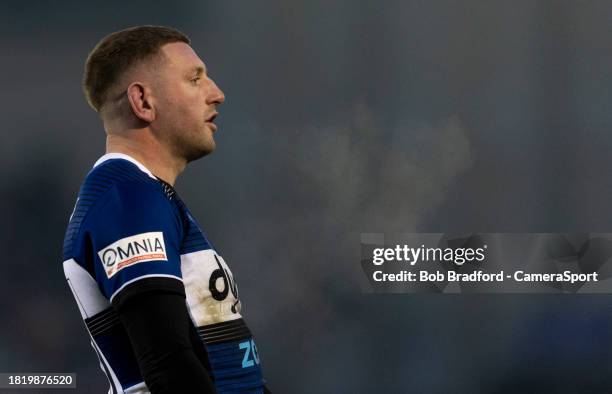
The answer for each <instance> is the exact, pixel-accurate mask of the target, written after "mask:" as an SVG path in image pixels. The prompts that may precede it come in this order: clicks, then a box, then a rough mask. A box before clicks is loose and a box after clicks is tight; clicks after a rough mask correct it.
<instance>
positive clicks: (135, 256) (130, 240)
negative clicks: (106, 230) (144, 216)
mask: <svg viewBox="0 0 612 394" xmlns="http://www.w3.org/2000/svg"><path fill="white" fill-rule="evenodd" d="M98 256H99V257H100V260H101V261H102V265H103V266H104V271H105V272H106V276H107V277H108V278H109V279H110V278H111V277H112V276H113V275H115V274H116V273H117V272H119V271H121V270H122V269H123V268H125V267H129V266H131V265H134V264H138V263H144V262H146V261H160V260H161V261H168V257H167V256H166V245H165V244H164V235H163V233H162V232H161V231H157V232H150V233H142V234H137V235H132V236H131V237H127V238H122V239H120V240H119V241H116V242H114V243H112V244H110V245H108V246H107V247H105V248H104V249H102V250H101V251H99V252H98Z"/></svg>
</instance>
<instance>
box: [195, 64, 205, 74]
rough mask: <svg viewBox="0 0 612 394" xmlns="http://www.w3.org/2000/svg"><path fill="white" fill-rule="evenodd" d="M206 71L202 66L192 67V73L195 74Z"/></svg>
mask: <svg viewBox="0 0 612 394" xmlns="http://www.w3.org/2000/svg"><path fill="white" fill-rule="evenodd" d="M205 72H206V68H204V67H202V66H196V67H194V68H193V73H194V74H196V75H202V74H204V73H205Z"/></svg>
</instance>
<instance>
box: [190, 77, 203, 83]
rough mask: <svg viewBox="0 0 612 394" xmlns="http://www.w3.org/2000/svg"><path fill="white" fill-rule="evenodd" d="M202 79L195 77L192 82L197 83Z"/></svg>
mask: <svg viewBox="0 0 612 394" xmlns="http://www.w3.org/2000/svg"><path fill="white" fill-rule="evenodd" d="M200 79H201V78H200V77H195V78H193V79H192V80H191V82H193V83H197V82H198V81H199V80H200Z"/></svg>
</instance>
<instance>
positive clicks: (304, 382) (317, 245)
mask: <svg viewBox="0 0 612 394" xmlns="http://www.w3.org/2000/svg"><path fill="white" fill-rule="evenodd" d="M140 24H162V25H170V26H174V27H177V28H179V29H181V30H182V31H184V32H185V33H187V34H188V35H189V36H190V37H191V39H192V41H193V46H194V48H195V49H196V51H197V52H198V53H199V54H200V56H201V57H202V59H203V60H204V61H205V62H206V64H207V66H208V68H209V69H210V74H211V76H212V77H213V78H214V79H215V80H216V82H217V83H218V85H219V86H220V87H221V88H222V89H223V90H224V92H225V94H226V97H227V100H226V103H225V104H224V105H223V106H221V107H220V113H221V116H220V117H219V118H218V125H219V127H220V130H219V133H218V134H216V139H217V144H218V145H217V146H218V149H217V151H216V152H215V153H214V154H213V155H211V156H210V157H207V158H205V159H203V160H201V161H198V162H196V163H193V164H192V165H191V166H190V167H189V168H188V169H187V171H186V172H185V173H184V174H183V175H182V176H181V177H180V178H179V181H178V183H177V190H178V192H179V194H180V195H181V196H182V198H183V199H184V200H185V202H186V203H187V204H188V205H189V206H190V208H191V210H192V212H193V213H194V215H195V216H196V218H197V219H198V220H199V222H200V224H201V225H202V227H203V229H204V231H205V232H206V233H207V235H208V237H209V238H210V239H211V240H212V242H213V243H214V244H215V246H216V247H217V248H218V249H219V250H220V252H221V253H222V254H223V256H224V257H225V259H226V260H227V261H228V263H229V264H230V266H231V267H232V270H233V271H234V275H235V277H236V278H237V281H238V284H239V287H240V294H241V298H242V300H243V312H244V315H245V317H246V319H247V321H248V322H249V324H250V327H251V329H252V331H253V332H254V335H255V337H256V339H257V344H258V348H259V350H260V355H261V358H262V363H263V364H262V365H263V369H264V373H265V376H266V377H267V379H268V381H269V384H270V387H271V388H272V391H273V392H275V393H528V392H538V393H605V392H610V391H612V296H606V295H583V296H561V295H537V296H536V295H518V296H517V295H480V296H477V295H461V296H450V295H372V294H367V292H364V287H363V282H364V278H363V273H362V271H361V269H360V233H362V232H394V231H395V232H402V231H403V232H408V231H419V232H451V231H452V232H464V231H467V232H480V231H482V232H574V231H597V232H612V226H611V224H610V219H611V218H612V204H611V203H610V201H611V200H612V198H611V197H612V165H611V164H610V163H609V160H608V157H609V156H610V155H609V153H610V150H611V149H612V127H611V126H612V111H611V103H612V97H611V92H612V89H611V88H612V74H611V72H610V70H611V69H612V3H610V2H609V1H597V0H591V1H542V0H520V1H502V0H487V1H484V0H482V1H452V0H435V1H384V2H383V1H358V0H326V1H298V2H286V1H253V2H247V1H227V0H226V1H217V2H210V1H209V2H205V1H173V2H159V3H154V2H150V1H149V2H145V1H131V2H114V1H107V2H88V3H86V2H44V1H27V2H13V1H4V2H2V4H1V5H0V33H1V34H0V42H1V51H0V67H1V72H0V108H1V109H0V111H1V113H2V130H1V132H0V175H1V179H2V185H1V186H0V193H1V194H0V196H1V201H2V204H1V210H2V211H1V212H0V214H1V218H2V226H1V227H0V242H1V246H2V250H3V251H4V252H3V258H2V263H1V264H2V270H1V271H0V273H1V275H2V276H1V282H0V283H1V286H0V300H1V302H0V322H1V323H0V371H2V372H27V371H36V372H53V371H61V372H76V373H77V374H78V380H77V382H78V387H79V389H78V392H87V393H103V392H106V390H107V387H108V386H107V383H106V381H105V378H104V376H103V373H102V371H101V369H100V368H99V365H98V363H97V361H96V357H95V355H94V352H93V351H92V349H91V347H90V345H89V342H88V337H87V334H86V331H85V327H84V325H83V323H82V322H81V319H80V315H79V312H78V309H77V307H76V304H75V302H74V301H73V298H72V295H71V294H70V291H69V289H68V287H67V285H66V284H65V280H64V277H63V272H62V266H61V247H62V240H63V236H64V231H65V226H66V224H67V220H68V216H69V215H70V212H71V210H72V207H73V205H74V201H75V198H76V194H77V192H78V188H79V185H80V182H81V180H82V179H83V177H84V176H85V174H86V173H87V172H88V170H89V169H90V167H91V166H92V165H93V163H94V162H95V160H96V159H97V158H98V157H99V156H100V155H102V154H103V152H104V132H103V129H102V126H101V123H100V122H99V120H98V119H97V115H96V114H95V113H94V112H93V111H92V110H90V109H89V108H88V107H87V105H86V103H85V100H84V99H83V95H82V93H81V87H80V81H81V76H82V68H83V62H84V60H85V58H86V56H87V54H88V52H89V51H90V50H91V49H92V47H93V46H94V45H95V43H96V42H97V41H98V40H99V39H101V38H102V37H103V36H104V35H106V34H109V33H111V32H113V31H116V30H119V29H122V28H125V27H128V26H133V25H140ZM366 290H367V289H366ZM29 392H33V391H29ZM45 392H51V391H50V390H48V391H45ZM60 392H66V391H60Z"/></svg>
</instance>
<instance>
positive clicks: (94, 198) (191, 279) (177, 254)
mask: <svg viewBox="0 0 612 394" xmlns="http://www.w3.org/2000/svg"><path fill="white" fill-rule="evenodd" d="M63 260H64V262H63V267H64V273H65V276H66V280H67V281H68V284H69V287H70V289H71V291H72V293H73V295H74V298H75V300H76V302H77V304H78V307H79V310H80V312H81V317H82V319H83V320H84V322H85V326H86V328H87V331H88V333H89V336H90V339H91V345H92V347H93V349H94V351H95V353H96V354H97V356H98V358H99V361H100V366H101V368H102V369H103V371H104V372H105V374H106V376H107V377H108V379H109V382H110V390H109V393H130V394H133V393H148V392H149V390H148V389H147V386H146V383H145V382H144V380H143V378H142V376H141V373H140V370H139V366H138V363H137V360H136V358H135V355H134V352H133V350H132V347H131V344H130V340H129V337H128V335H127V332H126V330H125V328H124V327H123V325H122V323H121V322H120V320H119V318H118V314H117V312H116V310H117V308H119V307H120V306H121V304H122V303H123V302H125V300H127V299H129V297H132V296H134V295H135V294H138V293H143V292H146V291H150V290H151V289H153V288H154V289H161V290H163V289H165V288H168V289H170V288H175V287H177V286H181V287H183V286H184V292H185V299H186V304H187V309H188V311H189V314H190V317H191V320H192V322H193V324H194V326H195V327H196V328H197V331H198V333H199V335H200V338H201V340H202V341H203V343H204V347H205V349H206V354H207V357H208V365H206V368H207V370H208V372H209V374H210V377H211V379H212V381H213V383H214V385H215V387H216V389H217V391H218V392H219V393H230V392H231V393H234V392H239V393H261V392H262V390H263V386H264V385H265V381H264V379H263V376H262V372H261V367H260V360H259V355H258V352H257V347H256V345H255V341H254V340H253V337H252V335H251V332H250V331H249V328H248V327H247V325H246V323H245V322H244V320H243V318H242V315H241V313H240V312H241V302H240V299H239V296H238V287H237V285H236V282H235V281H234V277H233V274H232V272H231V271H230V269H229V267H228V265H227V264H226V262H225V260H224V259H223V258H222V257H221V255H220V254H219V253H218V251H217V250H216V249H215V248H214V247H213V246H212V244H211V243H210V242H209V241H208V239H207V238H206V236H205V235H204V233H203V232H202V230H201V229H200V227H199V225H198V223H197V222H196V220H195V219H194V218H193V216H192V215H191V213H190V212H189V210H188V209H187V207H186V206H185V204H184V203H183V202H182V201H181V199H180V198H179V196H178V194H177V193H176V191H175V190H174V188H173V187H172V186H171V185H169V184H167V183H165V182H164V181H162V180H160V179H158V178H156V177H155V176H153V174H152V173H151V172H150V171H149V170H147V169H146V168H145V167H144V166H143V165H142V164H140V163H139V162H137V161H136V160H135V159H133V158H131V157H130V156H127V155H124V154H118V153H110V154H106V155H104V156H103V157H102V158H101V159H100V160H98V161H97V162H96V164H95V165H94V168H93V169H92V170H91V171H90V172H89V174H88V175H87V177H86V179H85V181H84V183H83V184H82V186H81V189H80V191H79V195H78V198H77V202H76V205H75V207H74V211H73V213H72V215H71V217H70V221H69V224H68V228H67V231H66V236H65V239H64V248H63ZM141 296H143V297H144V296H146V294H142V295H141Z"/></svg>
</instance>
